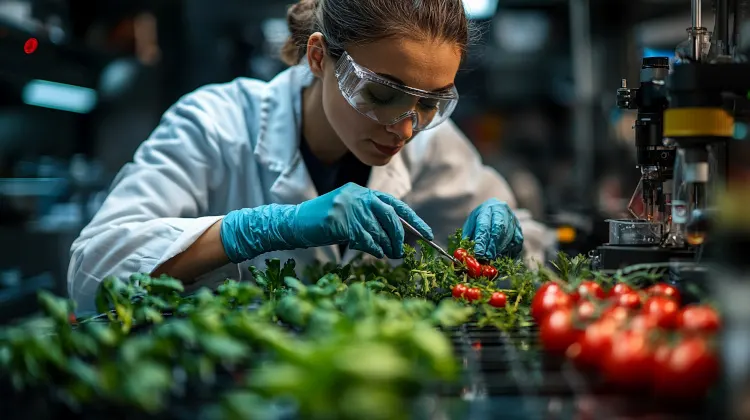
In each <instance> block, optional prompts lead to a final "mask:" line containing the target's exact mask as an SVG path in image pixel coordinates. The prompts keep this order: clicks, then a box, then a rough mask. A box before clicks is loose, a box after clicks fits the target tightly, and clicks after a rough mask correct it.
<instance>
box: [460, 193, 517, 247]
mask: <svg viewBox="0 0 750 420" xmlns="http://www.w3.org/2000/svg"><path fill="white" fill-rule="evenodd" d="M463 236H464V238H470V239H472V240H473V241H474V243H475V246H474V254H475V255H476V256H477V257H479V258H486V259H494V258H497V257H498V256H510V257H513V258H515V257H517V256H518V255H520V254H521V250H522V249H523V232H522V231H521V224H520V223H518V219H517V218H516V215H515V214H513V210H511V209H510V207H508V204H507V203H505V202H504V201H500V200H498V199H495V198H490V199H489V200H487V201H485V202H484V203H482V204H480V205H479V207H477V208H476V209H474V211H472V212H471V214H470V215H469V218H468V219H466V223H464V227H463Z"/></svg>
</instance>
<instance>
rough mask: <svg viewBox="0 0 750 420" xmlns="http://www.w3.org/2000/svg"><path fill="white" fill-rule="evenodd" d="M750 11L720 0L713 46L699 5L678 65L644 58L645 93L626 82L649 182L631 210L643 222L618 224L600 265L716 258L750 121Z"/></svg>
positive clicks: (624, 93) (622, 98)
mask: <svg viewBox="0 0 750 420" xmlns="http://www.w3.org/2000/svg"><path fill="white" fill-rule="evenodd" d="M744 6H745V4H744V1H742V0H737V1H736V2H731V3H730V2H729V1H728V0H718V1H717V2H716V4H715V9H716V26H715V31H714V34H715V38H714V39H709V32H708V31H707V29H706V28H704V27H703V26H702V24H701V2H700V0H693V2H692V7H693V24H692V27H691V28H689V31H688V32H689V34H690V37H689V39H688V40H687V41H686V42H685V43H683V44H681V45H680V46H678V47H677V50H676V60H675V63H674V65H673V66H672V68H671V69H670V59H669V58H668V57H649V58H644V59H643V61H642V66H641V72H640V84H639V86H638V87H636V88H628V86H627V81H626V80H624V79H623V84H622V87H621V88H620V89H618V91H617V105H618V106H619V107H621V108H625V109H634V110H637V112H638V114H637V119H636V122H635V125H634V129H635V142H636V150H637V152H636V153H637V156H636V158H637V166H638V168H639V169H640V171H641V181H640V183H639V185H638V189H637V190H636V192H635V194H634V195H633V198H632V199H631V202H630V205H629V210H630V213H631V214H632V216H633V218H632V219H621V220H608V222H609V243H607V244H605V245H602V246H599V247H598V248H597V249H596V250H595V251H593V252H592V257H593V263H594V265H595V268H597V269H600V270H603V271H605V272H607V271H610V272H611V271H615V270H618V269H621V268H624V267H626V266H632V265H638V264H663V263H674V262H687V263H693V262H699V261H700V259H701V258H704V256H705V257H707V256H708V255H709V254H710V252H711V245H710V243H711V239H712V238H711V235H710V234H711V224H712V223H711V222H712V220H713V218H714V215H715V210H716V203H717V201H716V200H717V194H719V193H720V192H721V191H723V186H724V183H725V181H726V178H727V170H728V168H727V165H728V157H729V150H730V149H731V143H732V142H731V140H732V139H733V138H735V121H737V122H738V123H741V122H744V121H749V120H750V118H748V117H750V113H748V112H747V110H748V109H750V108H748V104H749V103H750V101H748V98H750V64H748V63H747V57H746V56H744V55H743V54H742V53H743V52H744V51H743V45H741V44H742V42H741V40H740V36H739V31H738V27H739V21H740V19H741V16H742V12H741V9H742V7H744ZM730 10H733V11H734V12H733V15H734V33H733V36H732V39H731V40H730V37H729V15H730V13H729V11H730ZM744 47H745V48H746V47H747V46H746V45H745V46H744ZM743 136H745V135H743ZM707 244H708V246H706V245H707ZM704 248H705V250H704ZM673 274H674V273H673Z"/></svg>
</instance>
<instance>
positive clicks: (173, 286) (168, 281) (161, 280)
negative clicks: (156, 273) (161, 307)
mask: <svg viewBox="0 0 750 420" xmlns="http://www.w3.org/2000/svg"><path fill="white" fill-rule="evenodd" d="M146 290H147V291H148V292H149V293H151V294H155V295H167V294H171V293H182V292H184V291H185V286H183V284H182V282H181V281H180V280H177V279H175V278H172V277H169V276H167V275H162V276H161V277H158V278H151V282H150V284H149V285H148V286H147V287H146Z"/></svg>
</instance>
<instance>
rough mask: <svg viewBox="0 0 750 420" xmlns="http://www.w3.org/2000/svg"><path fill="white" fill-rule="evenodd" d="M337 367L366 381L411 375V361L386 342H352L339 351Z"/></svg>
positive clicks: (393, 378) (385, 380)
mask: <svg viewBox="0 0 750 420" xmlns="http://www.w3.org/2000/svg"><path fill="white" fill-rule="evenodd" d="M333 363H334V366H333V367H335V368H336V369H339V370H341V371H343V372H345V373H346V374H347V375H351V376H353V377H355V378H357V379H359V380H362V381H363V382H366V383H372V382H387V381H393V380H397V379H403V378H406V377H408V376H409V375H410V371H411V369H410V368H409V362H408V361H407V360H406V359H405V358H404V357H403V356H402V355H401V354H400V353H399V351H398V350H396V349H395V348H393V347H391V346H388V345H386V344H384V343H378V342H370V343H368V342H362V343H352V344H351V345H350V346H348V347H345V348H343V349H341V350H340V351H339V357H337V358H336V360H335V361H334V362H333Z"/></svg>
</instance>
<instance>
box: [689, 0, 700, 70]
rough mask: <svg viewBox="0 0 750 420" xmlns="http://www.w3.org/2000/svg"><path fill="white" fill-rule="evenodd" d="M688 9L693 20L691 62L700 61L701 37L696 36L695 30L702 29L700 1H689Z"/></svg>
mask: <svg viewBox="0 0 750 420" xmlns="http://www.w3.org/2000/svg"><path fill="white" fill-rule="evenodd" d="M690 8H691V10H692V12H693V13H692V18H693V60H695V61H700V59H701V42H702V41H703V38H702V37H699V36H696V33H695V30H696V28H702V27H703V17H702V14H701V0H691V2H690Z"/></svg>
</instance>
